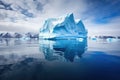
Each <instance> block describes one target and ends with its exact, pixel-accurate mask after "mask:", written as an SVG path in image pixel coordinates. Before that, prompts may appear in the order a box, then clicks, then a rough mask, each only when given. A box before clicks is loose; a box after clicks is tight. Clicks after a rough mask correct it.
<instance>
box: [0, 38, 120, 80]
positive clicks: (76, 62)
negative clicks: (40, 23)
mask: <svg viewBox="0 0 120 80" xmlns="http://www.w3.org/2000/svg"><path fill="white" fill-rule="evenodd" d="M119 47H120V40H109V39H108V40H105V39H97V40H84V41H78V40H57V41H49V40H33V39H31V40H20V39H0V80H68V79H69V80H91V79H92V80H120V48H119Z"/></svg>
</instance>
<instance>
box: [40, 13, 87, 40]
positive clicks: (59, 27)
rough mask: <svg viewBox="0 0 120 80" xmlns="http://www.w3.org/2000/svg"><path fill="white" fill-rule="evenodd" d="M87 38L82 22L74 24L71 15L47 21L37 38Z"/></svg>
mask: <svg viewBox="0 0 120 80" xmlns="http://www.w3.org/2000/svg"><path fill="white" fill-rule="evenodd" d="M79 37H83V38H86V37H87V30H86V29H85V27H84V24H83V23H82V21H81V20H80V21H78V22H76V21H75V20H74V16H73V14H68V15H66V16H64V17H60V18H50V19H47V20H46V21H45V23H44V25H43V27H42V28H41V29H40V33H39V38H43V39H44V38H45V39H50V38H52V39H54V38H55V39H67V38H79Z"/></svg>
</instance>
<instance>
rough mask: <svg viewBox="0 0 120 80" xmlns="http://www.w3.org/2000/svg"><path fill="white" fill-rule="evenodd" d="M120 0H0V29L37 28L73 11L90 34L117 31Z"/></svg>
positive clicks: (35, 30) (13, 30) (21, 29)
mask: <svg viewBox="0 0 120 80" xmlns="http://www.w3.org/2000/svg"><path fill="white" fill-rule="evenodd" d="M118 3H120V0H101V1H99V0H0V31H9V32H28V31H29V32H38V31H39V28H40V27H42V26H43V23H44V20H45V19H47V18H51V17H53V18H54V17H59V16H62V15H65V14H67V13H74V15H75V18H76V19H81V20H83V22H84V24H85V26H86V28H87V29H88V31H89V34H90V35H93V34H96V33H97V34H110V33H114V34H115V35H116V34H117V35H119V33H118V32H119V31H120V29H119V26H120V23H119V21H120V12H119V11H120V6H119V4H118Z"/></svg>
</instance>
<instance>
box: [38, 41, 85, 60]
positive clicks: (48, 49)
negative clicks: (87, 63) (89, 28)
mask: <svg viewBox="0 0 120 80" xmlns="http://www.w3.org/2000/svg"><path fill="white" fill-rule="evenodd" d="M39 44H40V45H39V50H40V52H42V53H43V54H44V56H45V59H46V60H49V61H52V60H60V61H61V60H62V61H70V62H73V61H74V59H75V57H79V58H81V57H82V54H83V53H84V52H85V51H86V49H87V39H84V40H83V41H82V42H81V41H78V40H56V41H51V40H40V41H39Z"/></svg>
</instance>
